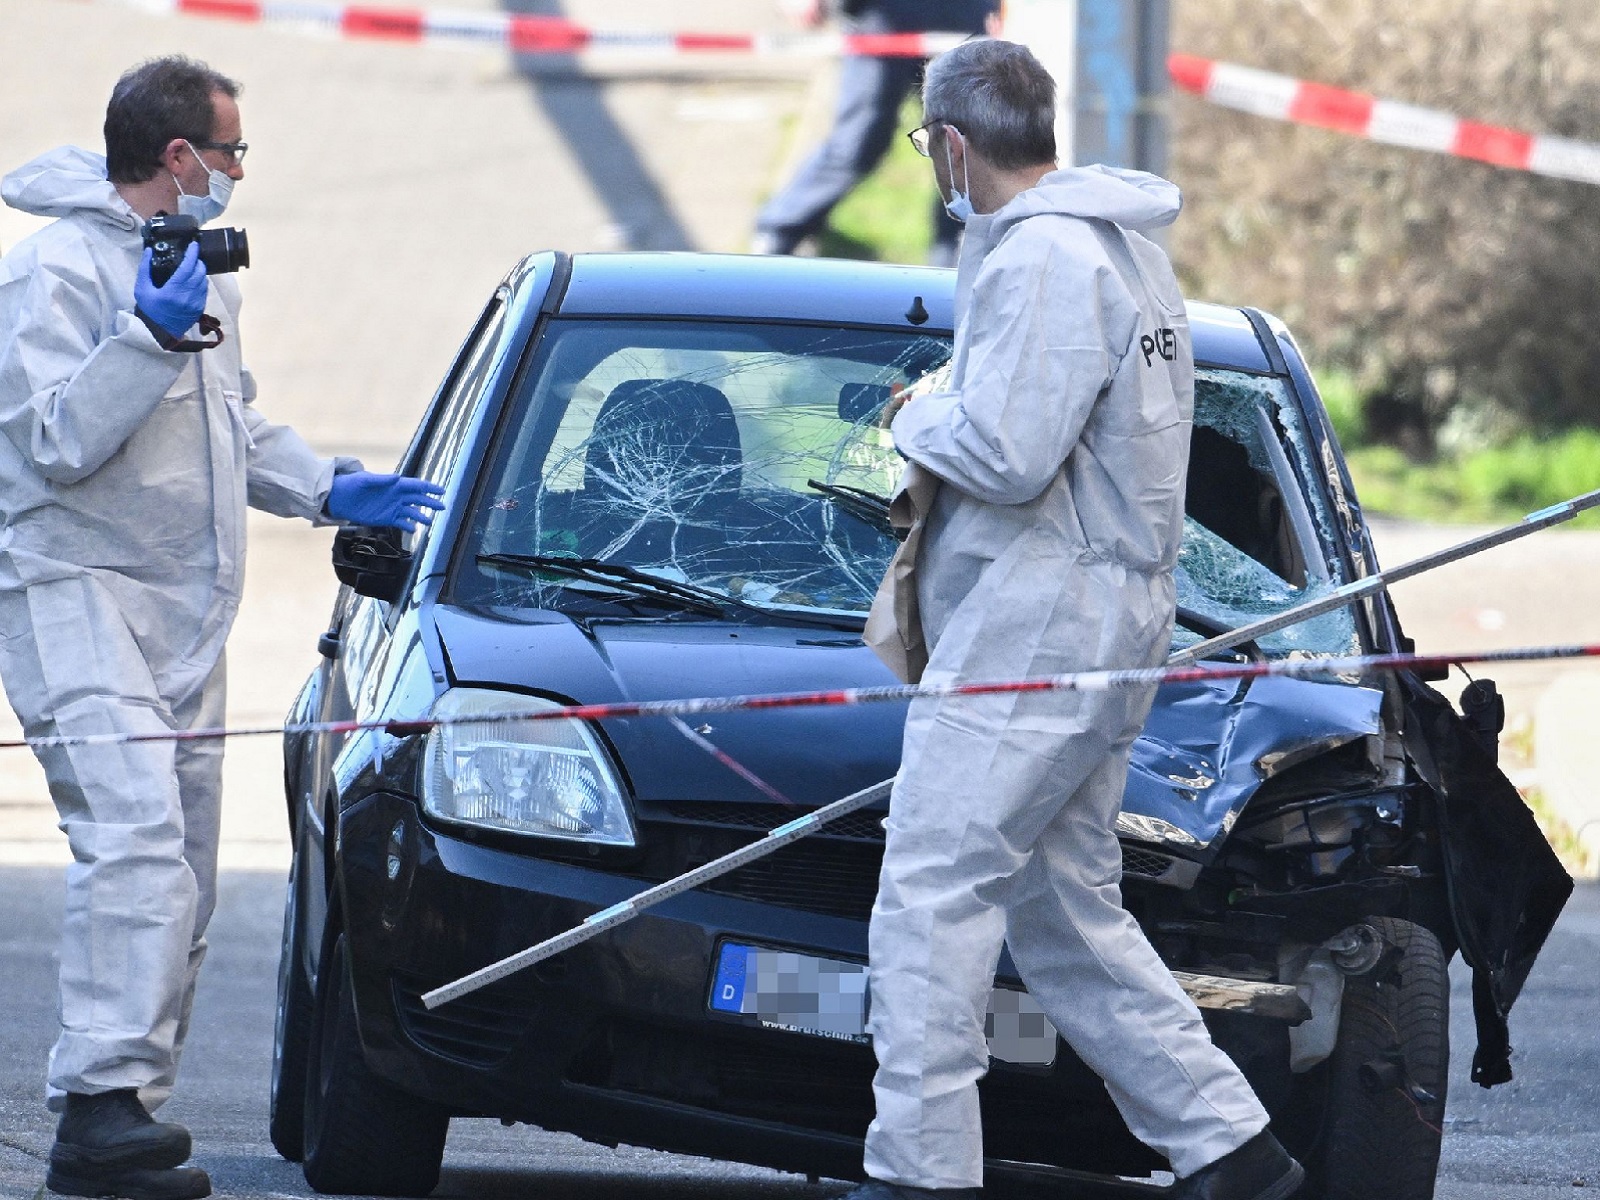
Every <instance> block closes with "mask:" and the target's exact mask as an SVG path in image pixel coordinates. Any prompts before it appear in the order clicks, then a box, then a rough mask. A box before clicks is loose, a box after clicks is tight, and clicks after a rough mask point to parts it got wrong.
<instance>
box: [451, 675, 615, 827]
mask: <svg viewBox="0 0 1600 1200" xmlns="http://www.w3.org/2000/svg"><path fill="white" fill-rule="evenodd" d="M559 707H560V705H558V704H552V703H551V702H550V701H548V700H540V699H537V698H535V697H532V696H521V695H518V694H517V693H515V692H494V691H485V690H481V689H477V688H454V689H452V690H450V691H448V692H446V693H445V694H444V695H443V696H441V697H440V698H439V700H438V703H436V704H435V705H434V709H433V715H434V716H435V717H443V718H448V719H449V720H450V723H448V724H444V725H437V726H435V727H434V728H433V730H432V731H431V732H430V733H429V734H428V739H427V743H426V748H425V759H424V762H425V765H424V768H423V782H422V806H423V808H424V810H425V811H427V812H428V813H430V814H431V815H433V816H436V817H439V818H441V819H443V820H446V821H456V822H461V823H464V824H468V825H478V826H483V827H485V828H489V829H501V830H505V831H506V832H508V833H522V834H532V835H534V836H537V837H546V838H561V839H563V840H566V841H573V842H592V843H598V844H600V845H606V846H632V845H634V843H635V838H634V828H633V817H632V814H631V813H630V812H629V811H628V803H627V801H626V799H625V798H624V797H623V794H622V787H621V785H620V784H619V783H618V781H617V776H616V772H615V771H614V770H612V767H611V763H610V761H609V760H608V759H607V757H606V752H605V750H604V748H603V747H602V746H601V745H600V743H599V742H598V741H597V740H596V738H595V736H594V734H593V733H592V732H590V730H589V728H588V727H587V726H586V725H585V724H584V723H583V722H581V721H572V720H551V719H546V720H543V721H514V720H484V721H473V720H462V718H464V717H466V718H470V717H472V716H473V715H475V714H483V715H485V716H488V715H490V714H493V715H495V716H501V715H503V714H506V713H520V712H529V713H533V712H548V711H549V710H551V709H553V708H559Z"/></svg>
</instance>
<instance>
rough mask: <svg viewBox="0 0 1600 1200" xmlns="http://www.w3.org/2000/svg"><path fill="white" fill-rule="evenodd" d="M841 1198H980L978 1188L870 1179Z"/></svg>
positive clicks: (890, 1199) (936, 1199)
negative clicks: (919, 1184) (941, 1186)
mask: <svg viewBox="0 0 1600 1200" xmlns="http://www.w3.org/2000/svg"><path fill="white" fill-rule="evenodd" d="M839 1200H978V1190H977V1189H976V1188H919V1187H907V1186H906V1185H905V1184H903V1183H885V1182H883V1180H881V1179H869V1180H867V1181H866V1182H865V1183H863V1184H861V1185H860V1186H859V1187H854V1188H851V1189H850V1190H849V1191H848V1192H846V1193H845V1194H844V1195H842V1196H840V1197H839Z"/></svg>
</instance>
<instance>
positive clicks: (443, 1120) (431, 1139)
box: [304, 933, 450, 1196]
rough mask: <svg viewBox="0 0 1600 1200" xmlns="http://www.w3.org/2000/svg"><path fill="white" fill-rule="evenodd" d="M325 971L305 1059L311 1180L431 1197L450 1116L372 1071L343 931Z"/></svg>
mask: <svg viewBox="0 0 1600 1200" xmlns="http://www.w3.org/2000/svg"><path fill="white" fill-rule="evenodd" d="M320 975H321V977H320V979H319V980H318V986H317V1001H316V1006H315V1009H314V1011H313V1013H312V1021H311V1035H310V1054H309V1056H308V1059H307V1063H306V1090H305V1163H304V1169H305V1176H306V1182H307V1183H309V1184H310V1185H311V1186H312V1187H313V1188H315V1189H316V1190H317V1191H319V1192H334V1193H339V1194H344V1195H365V1196H426V1195H427V1194H428V1193H429V1192H431V1191H433V1189H434V1187H435V1186H436V1185H437V1184H438V1182H439V1164H440V1162H441V1161H442V1160H443V1158H444V1140H445V1134H446V1133H447V1132H448V1131H449V1127H450V1118H449V1115H448V1114H447V1113H446V1112H445V1111H444V1110H443V1109H440V1108H438V1107H437V1106H435V1105H432V1104H429V1103H427V1102H426V1101H424V1100H419V1099H416V1098H415V1097H412V1096H408V1095H406V1094H405V1093H404V1092H401V1091H399V1090H398V1089H396V1088H394V1087H391V1086H390V1085H389V1084H387V1083H385V1082H384V1081H383V1080H381V1079H379V1078H378V1077H377V1076H376V1075H374V1074H373V1073H372V1072H371V1070H369V1069H368V1067H367V1063H366V1059H365V1058H364V1057H363V1055H362V1051H361V1036H360V1033H359V1031H358V1030H357V1028H356V1008H355V995H354V990H353V988H352V986H351V980H350V958H349V953H348V951H347V949H346V946H345V937H344V935H343V934H342V933H341V934H340V935H339V936H338V938H337V939H335V941H334V943H333V947H332V950H331V951H330V952H329V954H328V956H327V959H326V961H325V962H324V964H323V967H322V971H321V973H320Z"/></svg>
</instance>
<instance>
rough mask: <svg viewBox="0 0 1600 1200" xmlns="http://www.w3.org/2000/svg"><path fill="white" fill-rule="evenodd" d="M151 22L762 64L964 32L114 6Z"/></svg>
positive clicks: (429, 12) (216, 5)
mask: <svg viewBox="0 0 1600 1200" xmlns="http://www.w3.org/2000/svg"><path fill="white" fill-rule="evenodd" d="M114 2H116V3H119V4H121V5H123V6H124V7H134V8H138V9H141V10H143V11H145V12H148V13H151V14H153V15H157V16H167V15H172V14H182V15H186V16H196V17H214V18H219V19H222V20H228V21H240V22H246V23H249V24H260V25H290V26H296V27H299V28H301V29H306V30H310V31H313V32H322V33H328V34H334V35H337V36H342V37H347V38H363V39H371V40H377V41H387V42H404V43H419V44H420V43H429V42H453V41H464V42H476V43H478V44H480V45H485V46H498V47H503V48H505V49H507V50H510V51H511V52H512V53H514V54H584V55H588V54H594V53H596V52H603V53H613V54H635V55H637V54H644V55H652V56H663V55H665V56H676V55H679V54H739V55H754V56H756V57H761V58H774V57H784V58H834V57H837V56H839V55H865V56H872V57H877V58H931V57H932V56H933V55H936V54H942V53H943V52H944V51H946V50H948V49H950V48H951V47H952V46H957V45H959V44H960V43H962V42H964V41H966V40H967V39H968V37H970V36H971V35H970V34H965V33H870V34H845V33H692V32H691V33H672V32H661V31H655V30H603V29H590V28H588V27H586V26H583V25H579V24H577V23H576V22H574V21H569V20H567V19H566V18H564V17H544V16H529V15H525V14H517V13H497V12H451V11H448V10H435V9H421V8H399V7H390V6H378V5H367V4H328V3H318V2H317V0H114Z"/></svg>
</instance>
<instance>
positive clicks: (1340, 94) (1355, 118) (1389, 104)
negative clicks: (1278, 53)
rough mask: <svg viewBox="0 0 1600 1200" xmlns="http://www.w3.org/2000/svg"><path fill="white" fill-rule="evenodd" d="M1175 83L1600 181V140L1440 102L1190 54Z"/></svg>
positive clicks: (1362, 131) (1174, 67)
mask: <svg viewBox="0 0 1600 1200" xmlns="http://www.w3.org/2000/svg"><path fill="white" fill-rule="evenodd" d="M1167 65H1168V70H1170V71H1171V73H1172V82H1173V83H1174V84H1175V85H1176V86H1177V87H1179V88H1182V89H1183V90H1184V91H1186V92H1193V93H1194V94H1195V95H1197V96H1202V97H1204V98H1205V99H1206V100H1208V101H1210V102H1211V103H1212V104H1218V105H1222V106H1223V107H1225V108H1236V109H1239V110H1240V111H1242V112H1247V113H1254V114H1255V115H1256V116H1258V117H1270V118H1272V119H1273V120H1276V121H1290V122H1293V123H1294V124H1297V125H1315V126H1317V127H1318V128H1321V129H1332V130H1336V131H1338V132H1339V133H1347V134H1351V135H1353V136H1355V137H1360V138H1366V139H1367V140H1369V141H1374V142H1383V143H1386V144H1387V145H1391V146H1406V147H1408V148H1410V149H1412V150H1431V151H1434V152H1435V153H1438V154H1449V155H1453V156H1454V157H1456V158H1471V159H1476V160H1477V161H1478V162H1486V163H1493V164H1494V165H1495V166H1499V167H1510V168H1513V169H1515V170H1519V171H1529V172H1531V173H1533V174H1535V175H1548V176H1551V177H1553V178H1556V179H1574V180H1577V181H1579V182H1581V183H1592V184H1600V145H1596V144H1595V143H1592V142H1577V141H1572V140H1571V139H1569V138H1560V137H1551V136H1549V135H1546V134H1537V133H1525V132H1523V131H1522V130H1519V129H1508V128H1506V127H1504V126H1501V125H1485V124H1483V123H1481V122H1479V121H1468V120H1464V119H1462V118H1460V117H1457V116H1454V115H1452V114H1450V113H1447V112H1440V111H1439V110H1437V109H1432V108H1418V107H1417V106H1415V105H1412V104H1401V103H1399V102H1397V101H1394V100H1379V99H1377V98H1376V97H1374V96H1369V95H1366V94H1364V93H1362V92H1350V91H1345V90H1343V89H1341V88H1334V87H1328V86H1327V85H1326V84H1321V83H1309V82H1307V81H1306V80H1304V79H1294V78H1291V77H1290V76H1288V75H1274V74H1272V73H1271V72H1269V71H1258V70H1256V69H1255V68H1253V67H1241V66H1238V65H1236V64H1234V63H1225V62H1215V61H1213V60H1211V59H1205V58H1196V57H1194V56H1193V55H1189V54H1174V55H1172V56H1171V57H1170V58H1169V59H1168V60H1167Z"/></svg>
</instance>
